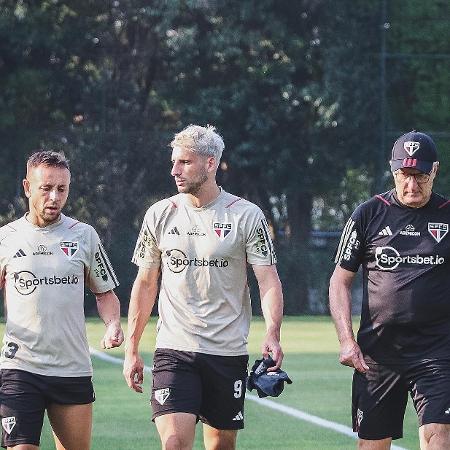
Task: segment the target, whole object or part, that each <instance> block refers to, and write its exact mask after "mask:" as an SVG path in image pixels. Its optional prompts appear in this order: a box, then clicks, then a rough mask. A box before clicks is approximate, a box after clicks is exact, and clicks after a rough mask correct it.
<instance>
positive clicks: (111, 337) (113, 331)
mask: <svg viewBox="0 0 450 450" xmlns="http://www.w3.org/2000/svg"><path fill="white" fill-rule="evenodd" d="M122 342H123V331H122V327H121V326H120V321H114V322H111V323H110V324H109V325H108V326H107V327H106V332H105V335H104V336H103V339H102V340H101V342H100V346H101V347H102V348H114V347H120V345H121V344H122Z"/></svg>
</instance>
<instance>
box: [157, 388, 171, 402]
mask: <svg viewBox="0 0 450 450" xmlns="http://www.w3.org/2000/svg"><path fill="white" fill-rule="evenodd" d="M169 395H170V389H169V388H164V389H158V390H156V391H155V400H156V401H157V402H158V403H159V404H160V405H164V403H166V400H167V399H168V398H169Z"/></svg>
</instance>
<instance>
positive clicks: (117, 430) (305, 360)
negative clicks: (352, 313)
mask: <svg viewBox="0 0 450 450" xmlns="http://www.w3.org/2000/svg"><path fill="white" fill-rule="evenodd" d="M87 328H88V335H89V341H90V344H91V346H93V347H94V348H96V349H99V342H100V338H101V336H102V333H103V329H104V327H103V324H101V323H100V320H96V319H90V320H89V321H88V324H87ZM154 328H155V319H153V318H152V320H151V323H150V324H149V325H148V326H147V329H146V332H145V335H144V337H143V340H142V341H141V351H142V355H143V357H144V360H145V362H146V364H147V365H151V358H152V350H153V344H154ZM263 333H264V323H263V321H262V320H260V319H258V318H256V319H254V320H253V322H252V329H251V333H250V337H251V339H250V352H251V362H253V360H254V359H255V358H256V357H259V345H260V342H261V338H262V335H263ZM282 343H283V349H284V352H285V362H284V365H283V368H284V369H285V370H286V371H287V372H288V374H289V375H290V377H291V378H292V380H293V382H294V383H293V384H292V385H289V386H286V388H285V390H284V392H283V393H282V395H281V396H280V397H278V398H276V399H272V400H273V401H275V402H277V403H280V404H282V405H286V406H290V407H292V408H296V409H298V410H301V411H303V412H306V413H308V414H312V415H314V416H318V417H320V418H323V419H327V420H330V421H333V422H337V423H339V424H342V425H346V426H348V427H349V426H350V425H351V421H350V391H351V390H350V384H351V376H352V371H351V369H349V368H346V367H342V366H340V365H339V363H338V361H337V351H338V346H337V341H336V338H335V333H334V327H333V325H332V323H331V321H330V319H329V318H328V317H314V318H311V317H287V318H286V319H285V322H284V324H283V331H282ZM108 354H110V355H112V356H116V357H118V358H123V350H122V349H114V350H111V351H108ZM93 363H94V384H95V391H96V395H97V400H96V402H95V403H94V431H93V440H92V444H93V445H92V449H93V450H140V449H155V450H157V449H159V448H160V444H159V439H158V436H157V433H156V429H155V426H154V424H153V423H152V422H151V420H150V406H149V392H150V375H149V374H146V379H145V386H144V389H145V391H144V394H137V393H135V392H134V391H131V390H130V389H129V388H128V387H127V386H126V384H125V380H124V379H123V376H122V368H121V366H120V365H116V364H112V363H108V362H104V361H102V360H99V359H98V358H95V357H94V358H93ZM245 412H246V418H245V423H246V428H245V430H243V431H241V432H240V433H239V437H238V448H239V449H242V450H244V449H245V450H250V449H252V450H253V449H255V450H256V449H258V450H260V449H264V450H275V449H277V450H303V449H304V450H310V449H311V450H331V449H335V450H337V449H339V450H345V449H354V448H356V441H355V440H354V439H352V438H351V437H348V436H345V435H342V434H339V433H337V432H335V431H332V430H328V429H325V428H322V427H320V426H317V425H313V424H310V423H308V422H305V421H302V420H299V419H297V418H294V417H292V416H289V415H286V414H284V413H281V412H277V411H274V410H272V409H270V408H268V407H266V406H264V405H260V404H257V403H256V402H254V401H251V400H249V399H248V400H247V401H246V410H245ZM404 435H405V438H403V439H400V440H398V441H396V442H395V444H396V445H398V446H401V447H403V448H406V449H408V450H418V449H419V445H418V438H417V425H416V417H415V414H414V412H413V410H412V408H411V407H410V406H409V408H408V411H407V414H406V418H405V428H404ZM41 448H42V449H43V450H47V449H53V448H54V445H53V440H52V437H51V431H50V428H49V426H48V424H47V423H46V425H45V428H44V432H43V436H42V442H41ZM194 448H195V449H196V450H197V449H198V450H200V449H202V448H203V446H202V436H201V426H200V425H199V426H198V427H197V437H196V443H195V447H194Z"/></svg>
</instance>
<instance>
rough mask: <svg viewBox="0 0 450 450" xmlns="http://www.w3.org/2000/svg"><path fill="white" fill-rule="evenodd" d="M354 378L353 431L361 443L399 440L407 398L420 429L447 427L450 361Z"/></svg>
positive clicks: (373, 370)
mask: <svg viewBox="0 0 450 450" xmlns="http://www.w3.org/2000/svg"><path fill="white" fill-rule="evenodd" d="M368 365H369V367H370V370H369V371H368V372H367V373H365V374H361V373H359V372H356V371H355V373H354V375H353V389H352V416H353V417H352V418H353V431H357V432H358V436H359V437H360V438H361V439H370V440H377V439H385V438H389V437H391V438H392V439H399V438H401V437H402V436H403V418H404V415H405V408H406V404H407V402H408V393H409V394H410V396H411V398H412V401H413V404H414V408H415V409H416V412H417V416H418V422H419V426H422V425H425V424H428V423H442V424H450V360H425V361H419V362H415V363H409V364H396V365H389V366H386V365H382V364H376V363H374V362H371V361H369V362H368Z"/></svg>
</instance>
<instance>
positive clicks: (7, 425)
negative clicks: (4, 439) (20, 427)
mask: <svg viewBox="0 0 450 450" xmlns="http://www.w3.org/2000/svg"><path fill="white" fill-rule="evenodd" d="M15 425H16V418H15V417H14V416H11V417H3V419H2V427H3V429H4V430H5V431H6V432H7V433H8V434H11V431H12V429H13V428H14V427H15Z"/></svg>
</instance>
